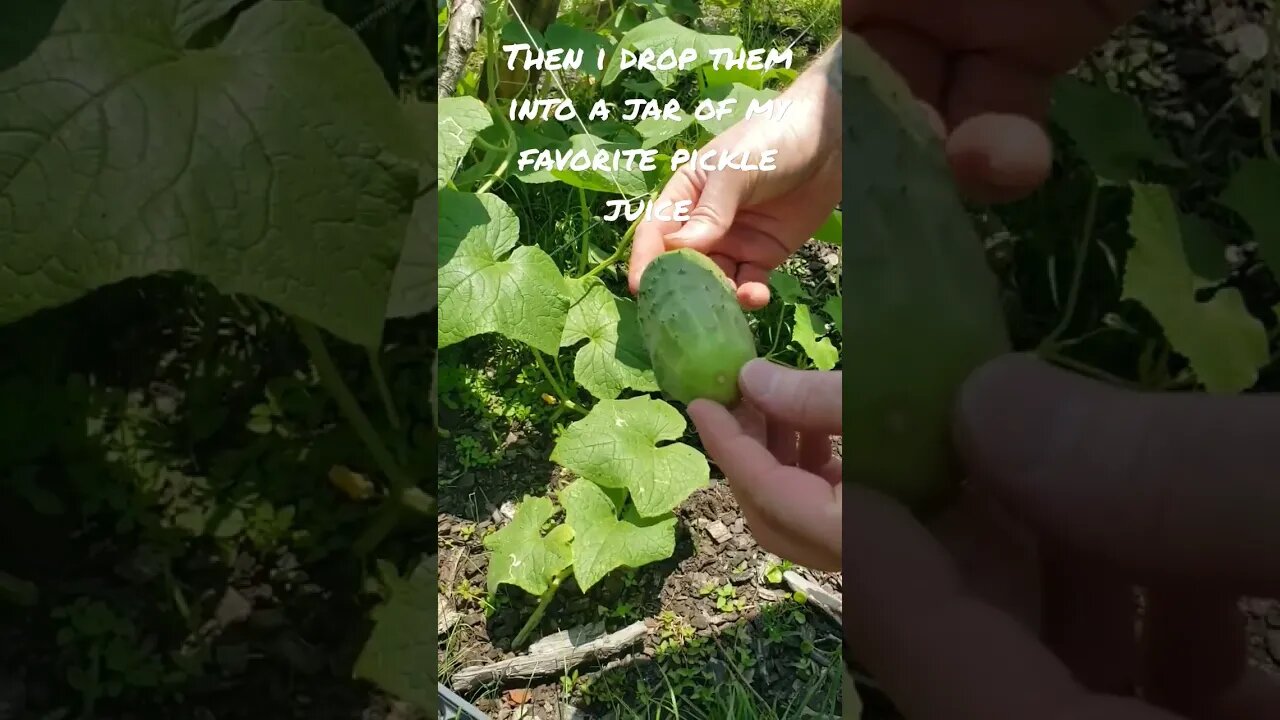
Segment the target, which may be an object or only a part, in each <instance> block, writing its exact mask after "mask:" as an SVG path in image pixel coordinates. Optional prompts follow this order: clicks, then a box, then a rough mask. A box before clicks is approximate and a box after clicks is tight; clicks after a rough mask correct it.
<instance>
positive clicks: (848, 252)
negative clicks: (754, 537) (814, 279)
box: [842, 32, 1010, 510]
mask: <svg viewBox="0 0 1280 720" xmlns="http://www.w3.org/2000/svg"><path fill="white" fill-rule="evenodd" d="M843 53H844V55H843V65H844V77H843V82H844V88H843V92H844V136H843V142H844V157H843V163H844V167H843V198H842V201H843V210H844V213H843V214H844V218H845V220H846V222H848V223H850V224H849V225H847V226H846V227H845V238H846V240H845V243H844V252H845V257H844V262H845V269H844V298H843V299H844V308H845V311H844V323H845V325H844V332H843V337H844V338H845V342H846V343H848V344H849V346H850V347H851V348H852V350H851V353H850V356H849V357H848V358H847V359H845V360H844V363H845V364H844V366H843V369H844V378H845V380H844V418H845V420H844V452H843V457H844V463H845V465H844V470H845V474H846V477H848V478H851V479H853V481H854V482H858V483H860V484H864V485H867V486H870V487H873V488H875V489H877V490H880V491H882V492H884V493H886V494H888V495H891V496H892V497H895V498H897V499H899V500H900V501H902V502H904V503H905V504H907V505H908V506H910V507H912V508H914V509H916V510H923V509H925V508H926V507H929V506H935V505H937V504H938V503H941V502H943V501H945V500H946V499H948V498H949V497H951V496H952V495H953V494H954V492H955V491H956V489H957V488H958V487H959V481H960V476H959V469H958V467H957V463H956V457H955V451H954V446H953V443H952V417H953V408H954V404H955V402H956V396H957V393H958V391H959V389H960V386H961V384H962V383H963V382H964V381H965V379H966V378H967V377H968V376H969V375H970V374H971V373H972V372H973V371H974V370H976V369H977V368H978V367H979V366H980V365H982V364H984V363H985V362H987V361H988V360H991V359H993V358H995V357H997V356H999V355H1001V354H1003V353H1006V352H1008V351H1009V349H1010V341H1009V331H1008V326H1007V325H1006V322H1005V319H1004V314H1003V312H1002V309H1001V305H1000V299H999V288H998V284H997V280H996V277H995V275H994V273H993V272H992V271H991V268H990V267H989V265H988V264H987V261H986V254H985V251H984V249H983V246H982V242H981V240H980V238H979V236H978V234H977V232H976V230H975V228H974V225H973V221H972V219H971V217H970V216H969V214H968V212H967V211H966V209H965V207H964V204H963V202H962V200H961V198H960V196H959V194H958V192H957V188H956V184H955V179H954V175H953V173H952V171H951V169H950V167H949V165H948V163H947V160H946V156H945V154H944V151H943V147H942V143H941V141H940V139H939V138H938V137H937V135H936V133H935V132H934V131H933V129H932V128H931V126H930V125H929V123H928V121H927V120H926V117H925V114H924V111H923V109H922V108H921V106H920V105H919V104H918V103H917V101H916V100H915V99H914V96H913V95H912V93H911V92H910V90H909V89H908V88H907V86H906V84H905V82H904V81H903V80H902V79H901V78H900V77H899V76H898V75H897V74H896V73H895V71H894V70H893V69H892V68H891V67H890V66H889V65H888V64H887V63H886V62H885V61H884V60H883V59H882V58H880V57H879V56H878V55H877V54H876V53H875V51H874V50H873V49H872V48H871V47H870V46H869V45H867V43H866V42H865V41H864V40H862V39H861V38H860V37H858V36H856V35H853V34H851V33H848V32H846V33H845V34H844V47H843Z"/></svg>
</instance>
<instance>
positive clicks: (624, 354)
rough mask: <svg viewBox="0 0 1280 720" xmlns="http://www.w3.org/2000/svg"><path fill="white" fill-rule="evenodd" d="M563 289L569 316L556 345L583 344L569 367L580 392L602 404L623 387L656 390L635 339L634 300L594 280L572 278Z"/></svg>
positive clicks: (641, 347)
mask: <svg viewBox="0 0 1280 720" xmlns="http://www.w3.org/2000/svg"><path fill="white" fill-rule="evenodd" d="M566 284H567V285H568V288H569V317H568V320H566V322H565V325H564V334H563V335H562V336H561V337H560V345H561V346H562V347H571V346H573V345H576V344H578V343H580V342H582V341H583V340H586V341H587V342H586V344H584V345H583V346H582V348H581V349H580V350H578V354H577V357H576V358H575V359H574V363H573V376H574V377H575V378H577V380H578V382H579V383H581V384H582V387H584V388H586V389H587V392H589V393H591V394H592V395H594V396H596V397H597V398H599V399H601V400H613V399H615V398H617V397H618V395H620V394H622V391H623V390H625V389H627V388H631V389H632V390H639V391H641V392H653V391H656V390H657V389H658V381H657V380H656V379H655V378H654V376H653V366H652V365H651V364H650V363H649V353H648V351H646V350H645V347H644V340H643V339H642V338H641V337H640V321H639V319H637V317H636V303H635V301H634V300H631V299H629V298H620V297H618V296H616V295H614V294H613V293H611V292H609V288H608V287H606V286H605V284H604V283H603V282H602V281H601V280H600V279H599V278H594V277H593V278H586V279H582V280H579V279H572V280H567V281H566Z"/></svg>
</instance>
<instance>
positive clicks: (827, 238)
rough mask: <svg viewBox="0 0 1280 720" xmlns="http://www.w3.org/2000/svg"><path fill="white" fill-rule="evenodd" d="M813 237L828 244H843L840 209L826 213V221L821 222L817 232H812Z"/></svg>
mask: <svg viewBox="0 0 1280 720" xmlns="http://www.w3.org/2000/svg"><path fill="white" fill-rule="evenodd" d="M813 239H814V240H817V241H818V242H824V243H827V244H828V245H837V246H843V245H844V213H843V212H841V211H840V210H835V211H833V212H832V213H831V214H830V215H828V216H827V221H826V222H824V223H822V227H820V228H818V232H816V233H814V234H813Z"/></svg>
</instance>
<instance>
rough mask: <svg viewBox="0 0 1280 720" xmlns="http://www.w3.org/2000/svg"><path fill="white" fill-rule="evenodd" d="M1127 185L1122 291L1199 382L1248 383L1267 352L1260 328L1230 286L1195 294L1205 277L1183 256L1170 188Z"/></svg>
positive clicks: (1222, 387) (1225, 389) (1234, 386)
mask: <svg viewBox="0 0 1280 720" xmlns="http://www.w3.org/2000/svg"><path fill="white" fill-rule="evenodd" d="M1132 187H1133V209H1132V210H1131V212H1130V215H1129V232H1130V234H1131V235H1132V236H1133V243H1134V244H1133V249H1132V250H1130V251H1129V257H1128V260H1127V261H1126V263H1125V272H1124V295H1123V297H1124V299H1126V300H1136V301H1138V302H1139V303H1141V304H1142V305H1143V306H1144V307H1146V308H1147V310H1149V311H1150V312H1151V314H1152V315H1153V316H1154V317H1155V319H1156V321H1157V322H1159V323H1160V326H1161V327H1162V328H1163V329H1164V333H1165V337H1166V338H1167V339H1168V340H1169V344H1170V345H1172V346H1173V349H1174V350H1176V351H1177V352H1178V353H1179V354H1181V355H1183V356H1184V357H1186V358H1187V360H1188V361H1189V362H1190V363H1191V369H1192V370H1194V371H1195V373H1196V377H1197V378H1199V380H1200V382H1202V383H1204V386H1205V389H1206V390H1208V391H1209V392H1214V393H1236V392H1240V391H1242V390H1246V389H1248V388H1249V387H1251V386H1252V385H1253V384H1254V382H1256V381H1257V378H1258V370H1259V369H1260V368H1261V367H1262V366H1263V365H1266V363H1267V360H1268V351H1267V331H1266V328H1264V327H1263V326H1262V323H1260V322H1259V321H1258V320H1257V319H1256V318H1254V317H1253V316H1252V315H1250V314H1249V311H1248V309H1246V308H1245V304H1244V298H1243V297H1241V295H1240V292H1239V291H1238V290H1235V289H1234V288H1230V289H1224V290H1222V291H1220V292H1218V293H1217V295H1215V296H1214V298H1213V299H1212V300H1210V301H1208V302H1198V301H1197V300H1196V290H1198V289H1200V288H1202V287H1206V286H1208V285H1210V284H1211V283H1210V282H1209V281H1208V280H1206V279H1205V278H1201V277H1197V276H1196V274H1195V273H1194V272H1193V271H1192V269H1191V266H1190V265H1189V264H1188V262H1187V257H1186V255H1185V251H1184V249H1183V242H1182V229H1181V228H1182V225H1183V223H1182V222H1180V218H1179V215H1180V213H1179V212H1178V207H1177V206H1176V205H1175V204H1174V201H1173V196H1172V195H1171V194H1170V192H1169V189H1168V188H1166V187H1164V186H1161V185H1148V184H1143V183H1132Z"/></svg>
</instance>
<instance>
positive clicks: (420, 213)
mask: <svg viewBox="0 0 1280 720" xmlns="http://www.w3.org/2000/svg"><path fill="white" fill-rule="evenodd" d="M439 199H440V195H439V193H437V192H435V191H432V192H429V193H426V194H424V195H423V196H422V197H420V198H418V201H417V202H416V203H414V204H413V215H412V216H411V217H410V219H409V231H408V234H407V235H406V236H405V239H404V247H403V249H402V250H401V251H400V263H399V265H397V267H396V274H395V278H394V280H393V281H392V283H391V297H390V299H389V301H388V305H387V317H390V318H407V317H416V316H418V315H425V314H427V313H429V312H431V311H432V310H434V309H435V308H436V302H437V300H438V291H437V287H436V280H437V277H438V275H439V271H438V270H437V269H436V262H437V261H438V256H439V246H438V243H437V236H436V229H437V227H436V226H437V217H438V213H437V206H438V205H439Z"/></svg>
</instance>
